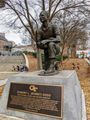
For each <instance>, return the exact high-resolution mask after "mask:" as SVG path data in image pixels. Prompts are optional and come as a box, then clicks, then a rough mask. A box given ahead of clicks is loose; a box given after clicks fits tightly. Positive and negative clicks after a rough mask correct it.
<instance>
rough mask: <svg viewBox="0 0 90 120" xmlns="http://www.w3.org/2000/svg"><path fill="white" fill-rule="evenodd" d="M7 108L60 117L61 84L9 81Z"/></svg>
mask: <svg viewBox="0 0 90 120" xmlns="http://www.w3.org/2000/svg"><path fill="white" fill-rule="evenodd" d="M7 108H11V109H17V110H23V111H24V112H34V113H36V114H41V115H48V116H52V117H58V118H62V86H50V85H37V84H20V83H11V85H10V91H9V98H8V103H7Z"/></svg>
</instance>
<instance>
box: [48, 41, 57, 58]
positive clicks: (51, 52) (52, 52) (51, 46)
mask: <svg viewBox="0 0 90 120" xmlns="http://www.w3.org/2000/svg"><path fill="white" fill-rule="evenodd" d="M48 48H49V49H48V51H49V58H51V59H52V58H53V59H54V58H55V56H56V46H55V43H54V42H50V43H49V44H48Z"/></svg>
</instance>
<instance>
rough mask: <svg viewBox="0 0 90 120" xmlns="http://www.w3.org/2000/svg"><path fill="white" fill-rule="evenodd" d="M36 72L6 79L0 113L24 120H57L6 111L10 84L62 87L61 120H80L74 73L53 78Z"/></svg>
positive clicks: (80, 114)
mask: <svg viewBox="0 0 90 120" xmlns="http://www.w3.org/2000/svg"><path fill="white" fill-rule="evenodd" d="M38 73H39V71H38V72H32V73H21V74H18V75H15V76H12V77H10V78H9V79H8V81H7V83H6V86H5V89H4V92H3V95H2V97H1V100H0V113H2V114H7V115H11V116H16V117H21V118H24V119H25V120H58V118H53V117H50V116H44V115H36V114H34V113H26V112H20V111H18V110H10V109H7V101H8V95H9V89H10V83H11V82H14V83H25V84H37V85H39V84H41V85H52V86H53V85H63V87H64V92H63V103H62V108H63V109H62V113H63V115H62V120H82V97H81V96H82V90H81V87H80V83H79V80H78V77H77V75H76V72H75V71H65V70H64V71H60V73H59V74H57V75H54V76H39V75H38Z"/></svg>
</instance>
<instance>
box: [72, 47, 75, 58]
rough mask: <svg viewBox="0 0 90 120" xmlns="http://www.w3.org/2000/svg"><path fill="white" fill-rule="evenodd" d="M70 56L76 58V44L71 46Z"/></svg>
mask: <svg viewBox="0 0 90 120" xmlns="http://www.w3.org/2000/svg"><path fill="white" fill-rule="evenodd" d="M71 57H72V58H76V46H75V47H72V50H71Z"/></svg>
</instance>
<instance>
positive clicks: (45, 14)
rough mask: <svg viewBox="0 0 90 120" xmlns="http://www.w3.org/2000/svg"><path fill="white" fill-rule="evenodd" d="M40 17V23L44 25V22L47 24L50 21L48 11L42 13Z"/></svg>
mask: <svg viewBox="0 0 90 120" xmlns="http://www.w3.org/2000/svg"><path fill="white" fill-rule="evenodd" d="M39 17H40V21H41V22H42V23H43V22H46V21H47V20H48V17H49V15H48V12H47V11H42V12H41V13H40V15H39Z"/></svg>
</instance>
